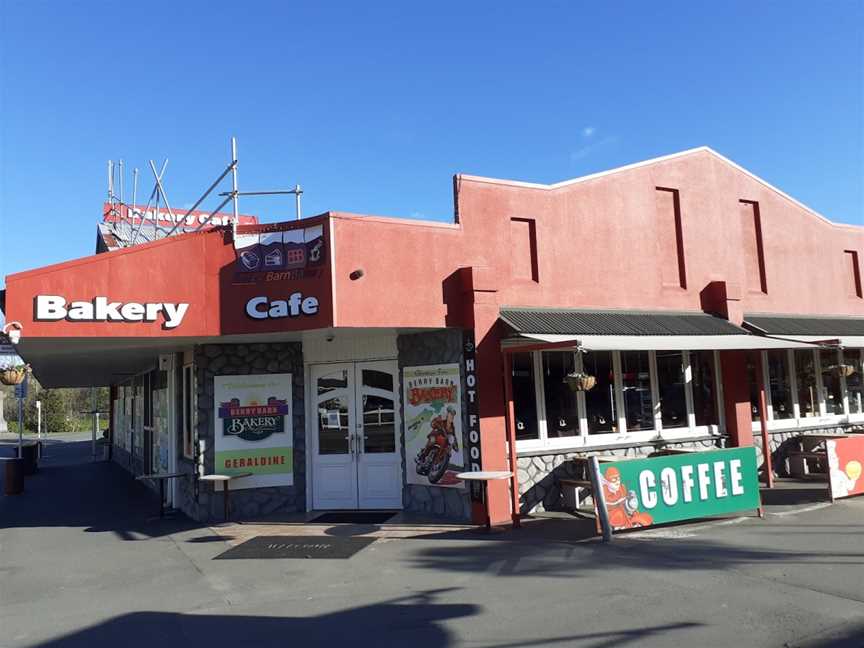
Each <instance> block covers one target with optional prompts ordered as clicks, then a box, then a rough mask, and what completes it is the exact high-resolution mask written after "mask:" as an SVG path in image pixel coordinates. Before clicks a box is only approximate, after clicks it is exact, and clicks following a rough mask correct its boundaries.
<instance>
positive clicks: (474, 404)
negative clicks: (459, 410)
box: [462, 331, 483, 502]
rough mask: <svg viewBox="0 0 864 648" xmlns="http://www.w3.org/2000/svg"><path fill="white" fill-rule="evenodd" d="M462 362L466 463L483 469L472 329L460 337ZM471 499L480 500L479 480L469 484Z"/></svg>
mask: <svg viewBox="0 0 864 648" xmlns="http://www.w3.org/2000/svg"><path fill="white" fill-rule="evenodd" d="M462 362H464V363H465V403H466V405H467V414H468V435H467V436H468V442H467V448H468V464H469V468H470V469H471V471H473V472H477V471H480V470H483V463H482V461H481V452H480V406H479V404H478V401H477V347H476V345H475V343H474V331H465V333H464V335H463V337H462ZM471 499H472V500H474V501H477V502H479V501H482V499H483V492H482V487H481V486H480V483H479V482H472V484H471Z"/></svg>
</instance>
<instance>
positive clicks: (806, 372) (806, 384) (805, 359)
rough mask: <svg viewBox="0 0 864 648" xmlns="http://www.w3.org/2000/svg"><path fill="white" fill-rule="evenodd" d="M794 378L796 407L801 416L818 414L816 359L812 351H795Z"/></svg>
mask: <svg viewBox="0 0 864 648" xmlns="http://www.w3.org/2000/svg"><path fill="white" fill-rule="evenodd" d="M795 380H796V382H797V383H798V407H799V408H800V410H801V418H807V417H811V416H819V394H818V392H817V390H816V360H815V356H814V354H813V351H810V350H809V349H799V350H797V351H795Z"/></svg>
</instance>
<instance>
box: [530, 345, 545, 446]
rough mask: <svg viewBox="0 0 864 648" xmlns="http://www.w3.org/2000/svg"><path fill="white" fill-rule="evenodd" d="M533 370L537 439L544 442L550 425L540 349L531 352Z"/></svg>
mask: <svg viewBox="0 0 864 648" xmlns="http://www.w3.org/2000/svg"><path fill="white" fill-rule="evenodd" d="M531 370H532V372H533V373H534V410H535V411H536V412H537V440H538V441H539V442H540V443H541V444H542V443H545V442H546V440H547V439H548V438H549V426H548V425H547V423H546V395H545V393H544V390H545V386H546V376H545V374H544V373H543V354H542V353H541V352H540V351H532V352H531Z"/></svg>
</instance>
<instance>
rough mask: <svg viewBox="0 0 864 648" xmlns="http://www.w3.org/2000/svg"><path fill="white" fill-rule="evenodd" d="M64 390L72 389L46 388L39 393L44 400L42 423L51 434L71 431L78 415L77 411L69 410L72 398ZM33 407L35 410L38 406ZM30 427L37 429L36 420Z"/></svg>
mask: <svg viewBox="0 0 864 648" xmlns="http://www.w3.org/2000/svg"><path fill="white" fill-rule="evenodd" d="M64 391H72V390H65V389H44V390H42V392H41V394H40V395H39V396H40V400H41V401H42V418H43V423H42V425H43V426H44V429H45V430H46V431H47V432H48V433H50V434H54V433H57V432H69V431H71V430H72V421H73V420H74V419H75V418H77V416H78V414H77V412H76V413H75V414H72V412H70V411H69V410H70V407H69V405H70V402H69V401H70V400H71V399H69V398H68V397H66V394H64V393H63V392H64ZM33 409H34V410H35V409H36V407H35V406H34V407H33ZM34 416H35V415H34ZM28 427H29V426H28ZM30 429H32V430H35V429H36V425H35V421H34V423H33V426H32V427H30Z"/></svg>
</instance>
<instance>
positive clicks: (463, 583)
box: [0, 437, 864, 648]
mask: <svg viewBox="0 0 864 648" xmlns="http://www.w3.org/2000/svg"><path fill="white" fill-rule="evenodd" d="M79 438H80V437H79ZM89 453H90V446H89V443H87V441H84V440H75V439H74V438H71V439H67V440H54V439H52V441H51V443H50V444H49V445H48V446H47V448H46V453H45V458H44V460H43V462H42V466H41V469H40V472H39V473H38V474H37V475H35V476H33V477H31V478H28V480H27V490H26V493H25V494H24V495H22V496H18V497H2V496H0V647H2V648H7V647H8V648H12V647H15V648H19V647H25V646H27V647H29V646H42V647H52V648H53V647H61V646H63V647H66V646H70V647H79V646H80V647H87V648H93V647H98V646H123V647H124V648H126V647H139V646H140V647H145V646H146V647H148V648H173V647H175V646H178V647H179V646H183V647H184V648H188V647H189V646H205V647H207V648H229V647H230V648H238V647H240V646H256V647H269V646H273V647H276V646H279V647H280V648H283V647H289V646H297V647H302V648H308V647H310V646H331V645H336V644H340V643H347V644H350V645H352V646H410V647H411V648H427V647H449V646H466V647H467V646H470V647H471V648H479V647H493V646H495V647H500V648H503V647H509V646H590V647H595V648H600V647H606V646H639V647H642V646H663V647H665V646H675V645H677V646H688V647H689V646H697V647H698V646H777V647H781V646H800V647H811V648H812V647H821V648H829V647H831V648H836V647H840V646H850V647H851V646H855V647H861V646H864V543H862V540H861V538H862V534H864V498H858V499H853V500H845V501H840V502H838V503H836V504H834V505H827V504H824V503H820V502H819V501H818V498H812V501H809V502H807V503H804V504H799V505H797V506H791V505H790V503H789V501H783V502H778V505H777V506H768V507H767V509H768V515H767V517H766V518H765V519H764V520H759V519H757V518H741V519H735V520H724V521H719V522H712V523H708V524H698V525H690V526H677V527H671V528H663V529H655V530H651V531H643V532H639V533H636V534H628V535H624V536H618V537H616V538H615V541H614V542H613V543H612V544H610V545H603V544H601V543H599V542H597V541H596V540H595V539H580V538H583V535H584V534H582V533H581V531H579V529H581V528H584V523H581V522H579V521H573V520H564V519H551V520H537V521H533V522H530V523H529V524H528V525H526V528H525V529H523V530H520V531H515V532H514V531H507V532H502V533H494V534H490V535H487V534H484V533H482V532H478V531H476V530H473V529H472V530H466V529H458V528H455V529H452V530H448V529H442V528H441V527H440V526H439V527H435V528H431V527H430V528H429V529H428V532H423V531H422V530H421V531H420V532H418V533H412V534H408V535H401V536H400V535H399V534H387V533H380V531H381V530H378V529H369V528H358V527H352V526H350V525H348V526H339V525H337V526H331V527H323V528H321V530H320V532H321V533H322V534H326V535H330V536H335V535H340V534H341V535H365V534H369V533H374V534H375V535H377V536H378V539H377V540H376V541H375V542H374V543H373V544H372V545H370V546H369V547H367V548H366V549H363V550H362V551H360V553H358V554H356V555H354V556H353V557H352V558H350V559H347V560H318V559H316V560H302V559H301V560H213V558H214V557H215V556H217V555H219V554H220V553H222V552H224V551H225V550H226V549H228V548H229V547H230V546H231V545H232V544H236V542H237V541H238V540H239V539H240V538H236V537H235V536H236V534H237V533H238V532H239V531H238V529H239V528H240V526H241V525H234V526H224V527H219V528H216V529H211V528H209V527H207V526H202V525H199V524H197V523H194V522H192V521H189V520H186V519H185V518H180V519H172V520H163V521H159V520H156V521H149V522H148V521H147V519H148V518H149V517H150V516H152V515H153V513H154V511H155V510H156V506H157V502H156V500H155V498H154V497H153V496H152V494H150V493H148V492H147V491H146V490H145V489H144V488H143V487H142V486H141V485H140V484H138V483H136V482H134V481H133V480H132V479H131V478H130V477H129V475H127V474H126V473H124V472H123V471H122V470H121V469H120V468H119V467H117V466H113V465H111V464H108V463H105V462H99V463H93V462H91V461H90V457H89ZM11 454H12V447H11V446H8V445H3V444H2V443H0V455H5V456H11ZM264 526H266V531H267V533H275V532H279V529H280V527H279V525H278V524H275V525H274V524H267V525H264ZM264 526H262V527H261V529H262V531H263V530H264ZM284 528H285V531H283V533H284V534H285V535H288V534H294V531H292V530H291V528H290V527H288V526H286V527H284ZM385 529H386V527H385ZM232 533H233V534H234V535H232Z"/></svg>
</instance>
